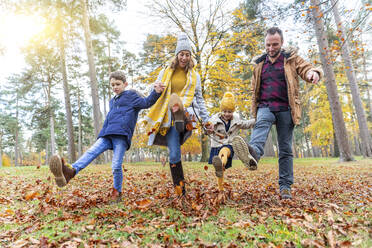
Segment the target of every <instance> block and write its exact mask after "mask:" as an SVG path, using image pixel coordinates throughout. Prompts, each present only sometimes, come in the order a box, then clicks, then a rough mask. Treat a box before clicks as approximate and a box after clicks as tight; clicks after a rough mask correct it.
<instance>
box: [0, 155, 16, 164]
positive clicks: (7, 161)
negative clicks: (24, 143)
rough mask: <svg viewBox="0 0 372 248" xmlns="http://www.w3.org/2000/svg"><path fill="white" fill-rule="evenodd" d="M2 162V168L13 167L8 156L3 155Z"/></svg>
mask: <svg viewBox="0 0 372 248" xmlns="http://www.w3.org/2000/svg"><path fill="white" fill-rule="evenodd" d="M2 161H3V166H4V167H10V166H14V165H13V164H12V163H11V161H10V158H9V157H8V155H6V154H5V153H4V154H3V155H2Z"/></svg>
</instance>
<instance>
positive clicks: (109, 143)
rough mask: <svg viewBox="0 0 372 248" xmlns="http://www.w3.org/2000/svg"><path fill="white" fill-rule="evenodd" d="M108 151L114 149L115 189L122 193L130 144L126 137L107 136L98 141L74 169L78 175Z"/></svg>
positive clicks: (113, 172)
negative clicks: (124, 161) (124, 170)
mask: <svg viewBox="0 0 372 248" xmlns="http://www.w3.org/2000/svg"><path fill="white" fill-rule="evenodd" d="M108 149H113V153H114V154H113V157H112V165H111V167H112V174H113V176H114V188H115V189H116V190H117V191H119V192H121V188H122V184H123V169H122V166H121V164H122V163H123V157H124V154H125V152H126V150H127V149H128V144H127V140H126V137H125V136H105V137H100V138H98V139H97V141H96V143H94V145H93V146H92V147H90V148H89V150H88V151H86V152H85V153H84V154H83V156H81V157H80V158H79V159H78V160H77V161H76V162H75V163H73V164H72V167H73V168H74V169H75V170H76V174H77V173H78V172H79V171H81V170H82V169H84V168H85V167H87V166H88V165H89V164H90V163H91V162H92V161H93V160H94V159H95V158H96V157H98V156H99V155H100V154H101V153H103V152H104V151H106V150H108Z"/></svg>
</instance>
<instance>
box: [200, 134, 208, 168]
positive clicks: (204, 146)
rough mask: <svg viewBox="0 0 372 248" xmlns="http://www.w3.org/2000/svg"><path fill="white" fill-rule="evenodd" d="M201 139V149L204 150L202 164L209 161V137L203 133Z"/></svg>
mask: <svg viewBox="0 0 372 248" xmlns="http://www.w3.org/2000/svg"><path fill="white" fill-rule="evenodd" d="M200 139H201V148H202V156H201V158H200V162H208V159H209V154H208V151H209V146H208V136H207V135H205V134H203V133H202V135H201V138H200Z"/></svg>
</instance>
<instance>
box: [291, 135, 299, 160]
mask: <svg viewBox="0 0 372 248" xmlns="http://www.w3.org/2000/svg"><path fill="white" fill-rule="evenodd" d="M292 152H293V155H294V157H295V158H298V151H297V147H296V143H295V141H294V136H293V139H292Z"/></svg>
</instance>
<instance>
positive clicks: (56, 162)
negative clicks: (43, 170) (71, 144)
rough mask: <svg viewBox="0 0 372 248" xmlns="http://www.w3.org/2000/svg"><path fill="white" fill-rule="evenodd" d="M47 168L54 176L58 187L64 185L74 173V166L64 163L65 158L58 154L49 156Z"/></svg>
mask: <svg viewBox="0 0 372 248" xmlns="http://www.w3.org/2000/svg"><path fill="white" fill-rule="evenodd" d="M49 169H50V171H51V172H52V173H53V175H54V177H55V181H56V184H57V186H58V187H64V186H66V184H67V183H68V182H69V181H70V180H71V179H72V178H73V177H74V176H75V175H76V171H75V169H74V168H71V167H69V166H67V165H65V160H64V159H63V158H61V157H60V156H59V155H53V156H52V157H51V158H50V162H49Z"/></svg>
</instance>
